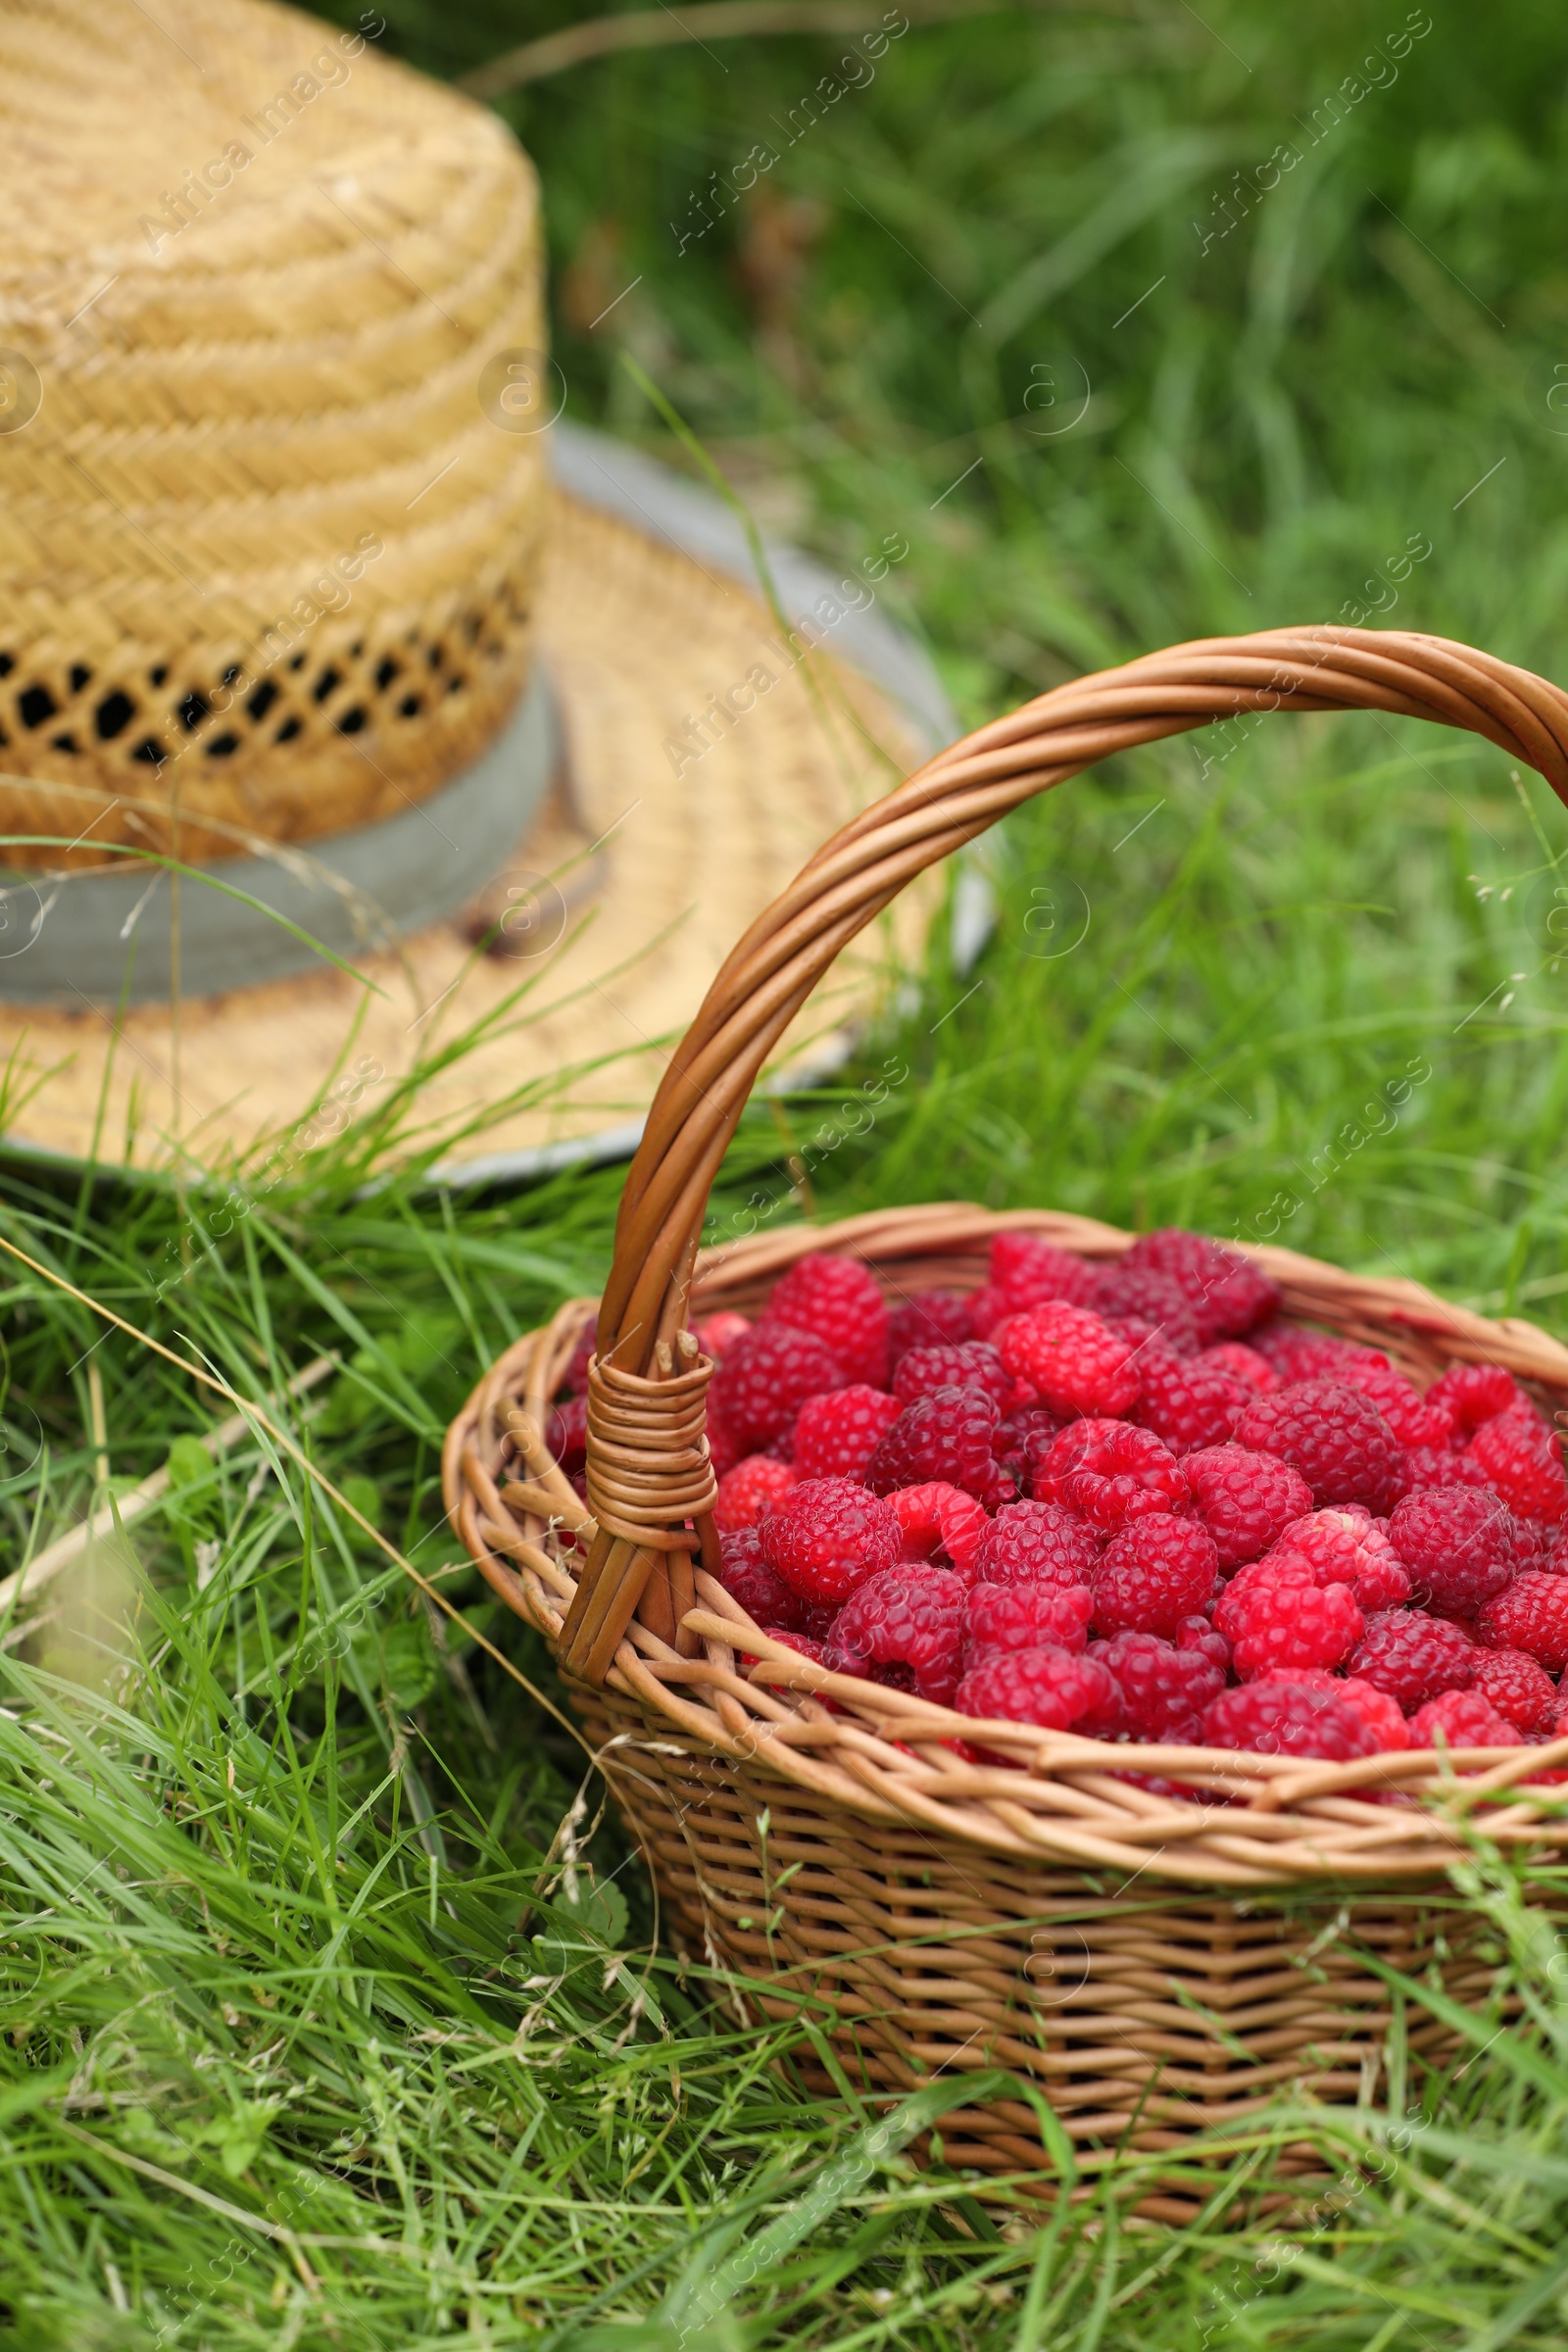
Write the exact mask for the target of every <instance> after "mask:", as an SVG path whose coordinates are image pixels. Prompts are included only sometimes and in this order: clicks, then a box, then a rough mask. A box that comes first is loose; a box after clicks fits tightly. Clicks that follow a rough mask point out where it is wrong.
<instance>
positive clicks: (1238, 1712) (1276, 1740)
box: [1201, 1682, 1378, 1764]
mask: <svg viewBox="0 0 1568 2352" xmlns="http://www.w3.org/2000/svg"><path fill="white" fill-rule="evenodd" d="M1201 1739H1202V1742H1203V1745H1204V1746H1205V1747H1232V1748H1251V1749H1253V1750H1255V1752H1256V1753H1257V1754H1259V1755H1264V1756H1321V1757H1322V1758H1323V1759H1324V1761H1325V1762H1327V1763H1334V1764H1348V1763H1349V1762H1350V1761H1351V1760H1352V1759H1353V1758H1354V1757H1356V1756H1372V1755H1376V1754H1377V1753H1378V1739H1377V1734H1376V1733H1375V1732H1374V1731H1373V1730H1372V1728H1371V1726H1370V1725H1369V1724H1368V1723H1366V1722H1365V1721H1364V1720H1363V1718H1362V1717H1361V1715H1360V1714H1359V1713H1358V1712H1357V1711H1356V1709H1355V1707H1354V1706H1353V1705H1352V1704H1351V1703H1350V1701H1349V1700H1348V1699H1346V1698H1343V1697H1341V1695H1340V1694H1339V1692H1338V1691H1322V1690H1316V1689H1314V1688H1312V1687H1311V1686H1310V1685H1309V1684H1305V1683H1287V1682H1278V1683H1272V1682H1270V1683H1245V1684H1243V1685H1242V1687H1241V1688H1240V1689H1239V1690H1236V1691H1221V1692H1220V1694H1219V1696H1218V1698H1216V1699H1213V1700H1211V1701H1210V1703H1209V1706H1208V1708H1207V1711H1206V1712H1205V1714H1204V1716H1203V1720H1202V1724H1201Z"/></svg>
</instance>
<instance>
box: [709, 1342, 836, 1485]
mask: <svg viewBox="0 0 1568 2352" xmlns="http://www.w3.org/2000/svg"><path fill="white" fill-rule="evenodd" d="M845 1385H846V1375H845V1374H844V1373H842V1372H841V1371H840V1370H839V1368H838V1365H837V1364H836V1363H835V1362H834V1360H833V1357H832V1355H831V1354H830V1353H829V1352H828V1349H827V1347H826V1346H825V1344H824V1343H823V1342H822V1341H821V1340H819V1339H818V1338H816V1336H815V1334H814V1333H812V1332H809V1331H796V1330H794V1329H792V1328H791V1326H790V1325H789V1324H787V1323H759V1324H757V1325H756V1326H755V1328H754V1329H753V1330H751V1331H747V1332H743V1333H742V1334H741V1336H740V1338H739V1339H737V1340H736V1341H734V1342H733V1343H732V1345H731V1346H730V1348H728V1350H727V1351H726V1353H725V1356H724V1360H723V1362H722V1363H721V1364H720V1365H719V1367H718V1370H717V1371H716V1372H715V1373H714V1375H713V1382H712V1387H711V1389H710V1391H709V1396H710V1397H711V1405H710V1434H709V1444H710V1446H711V1444H712V1432H711V1419H712V1413H713V1411H714V1410H715V1409H716V1411H717V1413H718V1416H719V1418H720V1420H721V1421H722V1423H723V1426H724V1428H725V1430H726V1431H727V1432H728V1435H729V1437H730V1439H731V1440H732V1441H733V1443H734V1444H735V1445H736V1446H738V1447H739V1448H740V1450H741V1452H742V1453H743V1454H746V1453H760V1452H762V1450H763V1449H764V1447H766V1446H770V1445H771V1444H772V1442H773V1440H774V1439H775V1438H781V1437H783V1435H784V1434H785V1432H786V1431H787V1430H789V1429H791V1428H792V1427H793V1426H794V1422H795V1416H796V1414H797V1413H798V1412H799V1411H800V1409H801V1407H802V1405H803V1404H804V1403H805V1402H806V1399H807V1398H808V1397H819V1396H821V1395H822V1394H823V1392H824V1391H825V1390H828V1389H842V1388H843V1387H844V1386H845Z"/></svg>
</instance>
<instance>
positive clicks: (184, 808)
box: [0, 0, 953, 1167]
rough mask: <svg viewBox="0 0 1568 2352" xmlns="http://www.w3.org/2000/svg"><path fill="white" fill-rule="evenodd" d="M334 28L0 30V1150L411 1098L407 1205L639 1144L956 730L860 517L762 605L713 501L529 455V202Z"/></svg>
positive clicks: (507, 149)
mask: <svg viewBox="0 0 1568 2352" xmlns="http://www.w3.org/2000/svg"><path fill="white" fill-rule="evenodd" d="M378 23H379V20H377V19H375V18H374V17H373V16H369V15H368V16H367V17H366V18H365V19H364V20H362V24H363V25H364V26H365V27H366V28H367V30H368V33H369V34H370V35H371V37H369V38H367V32H366V31H360V32H342V31H340V30H338V29H337V28H335V27H329V26H325V25H319V24H318V23H316V22H315V21H313V20H311V19H309V18H307V17H303V16H301V15H299V14H297V13H295V12H294V11H292V10H290V9H285V8H280V7H272V6H269V5H265V4H264V0H161V6H160V8H159V10H158V12H157V16H156V21H155V19H154V17H153V16H152V15H150V14H149V13H147V12H145V11H144V10H142V9H141V8H140V7H139V6H138V5H137V4H136V0H24V4H23V5H22V6H20V7H17V6H13V8H12V9H11V10H10V11H9V12H7V13H5V14H4V15H0V132H3V154H0V175H3V176H4V178H6V179H8V180H9V181H10V187H9V190H8V193H9V197H10V203H9V207H8V218H9V220H10V221H11V223H12V226H11V230H10V233H9V235H8V240H7V243H6V246H5V248H4V250H3V251H0V818H3V820H4V822H3V832H4V836H5V838H4V841H3V842H0V867H3V868H4V869H6V870H4V871H3V872H0V1055H4V1056H5V1058H6V1060H7V1062H8V1064H9V1087H8V1096H7V1111H8V1123H7V1127H6V1130H5V1132H6V1137H7V1140H8V1141H10V1142H12V1143H18V1142H20V1143H23V1144H25V1145H29V1146H32V1147H35V1148H40V1149H43V1150H46V1151H49V1152H61V1153H66V1154H70V1155H73V1156H75V1155H81V1154H84V1153H87V1152H95V1153H96V1155H97V1156H100V1157H103V1158H109V1159H113V1158H117V1157H119V1158H123V1159H126V1160H130V1161H134V1162H137V1163H140V1164H156V1163H164V1164H171V1163H173V1162H176V1161H178V1162H182V1163H183V1164H185V1165H186V1166H189V1165H191V1164H192V1163H196V1164H200V1165H213V1164H219V1163H226V1162H230V1161H232V1160H233V1159H235V1158H236V1157H244V1156H247V1155H252V1154H254V1153H255V1152H257V1151H258V1150H259V1149H261V1148H262V1147H264V1146H265V1148H266V1152H268V1153H270V1156H271V1157H272V1158H274V1159H275V1157H276V1155H277V1152H279V1151H280V1150H282V1151H291V1150H304V1149H308V1148H309V1146H310V1144H311V1143H312V1142H313V1141H314V1140H315V1139H316V1138H317V1137H318V1136H319V1134H320V1133H322V1132H325V1131H326V1130H328V1129H329V1128H330V1127H331V1126H333V1125H334V1124H339V1123H341V1122H342V1120H343V1119H345V1118H347V1117H349V1116H352V1115H354V1113H355V1111H356V1109H357V1106H358V1104H359V1103H360V1102H361V1100H363V1099H364V1098H365V1097H366V1096H367V1095H374V1094H375V1093H376V1092H377V1091H378V1090H382V1089H390V1088H394V1087H395V1086H396V1084H397V1082H398V1081H399V1080H400V1079H401V1078H403V1077H405V1076H407V1075H408V1074H410V1073H411V1072H413V1071H415V1070H419V1071H421V1073H422V1077H423V1083H422V1084H421V1088H420V1093H419V1102H418V1111H417V1117H418V1121H419V1140H420V1141H421V1142H423V1141H425V1140H426V1139H427V1138H428V1137H430V1136H432V1135H439V1136H441V1137H443V1138H445V1139H446V1140H447V1158H448V1160H449V1162H450V1163H451V1164H452V1165H453V1166H454V1167H456V1166H458V1165H459V1164H461V1163H463V1162H465V1161H467V1162H472V1161H473V1160H474V1158H475V1155H476V1154H481V1153H482V1154H483V1155H484V1156H485V1163H486V1165H492V1164H495V1155H496V1154H497V1153H498V1152H499V1153H500V1154H502V1155H503V1160H504V1161H506V1162H507V1163H508V1164H511V1161H512V1160H513V1159H515V1154H516V1153H517V1152H520V1151H527V1150H530V1149H533V1150H536V1149H537V1148H538V1147H539V1146H540V1145H542V1144H549V1143H559V1142H561V1141H563V1140H568V1139H571V1138H573V1137H580V1136H582V1135H584V1134H592V1133H602V1132H603V1131H604V1130H605V1129H606V1127H607V1125H608V1126H610V1127H612V1128H613V1127H615V1126H616V1125H617V1124H624V1123H627V1122H629V1123H631V1124H632V1125H635V1122H636V1120H637V1118H638V1117H639V1116H640V1113H641V1110H642V1108H643V1106H644V1105H645V1104H646V1103H647V1101H648V1100H649V1098H650V1097H651V1094H652V1091H653V1087H654V1084H655V1083H656V1082H657V1077H658V1074H659V1070H660V1068H661V1067H662V1058H661V1040H663V1039H666V1038H667V1037H668V1035H669V1033H670V1032H672V1031H677V1030H678V1029H679V1028H680V1027H681V1026H682V1024H683V1023H684V1022H685V1021H686V1020H687V1019H688V1018H689V1017H690V1014H691V1012H692V1011H693V1010H694V1008H695V1006H696V1005H697V1004H698V1002H699V1001H700V999H701V996H702V994H703V991H704V989H705V987H706V985H707V982H708V980H709V979H710V978H711V973H712V971H713V970H714V969H715V968H716V966H717V963H718V962H719V960H720V959H721V956H722V954H723V952H724V950H725V948H726V947H727V945H728V942H729V940H730V939H731V938H732V937H733V934H734V930H735V927H736V923H737V920H740V919H744V917H745V915H746V914H747V913H748V912H749V911H750V910H751V909H753V908H759V909H760V907H762V906H763V905H765V904H766V903H767V902H768V900H769V899H770V898H771V897H772V896H773V895H774V894H775V892H776V891H777V889H778V888H779V887H780V885H781V884H782V882H783V881H784V880H785V879H787V878H788V876H789V875H790V874H791V873H792V872H793V871H794V870H795V868H796V866H797V865H798V864H799V862H800V859H801V857H802V855H803V854H804V852H805V851H806V850H807V849H808V848H809V845H810V844H811V843H812V842H813V841H815V840H817V839H820V838H821V836H822V835H823V834H824V832H830V831H831V830H832V829H833V828H834V826H835V825H836V824H838V823H839V822H841V821H842V820H843V818H844V817H845V816H847V815H848V814H849V813H851V812H852V810H853V809H855V808H856V807H858V806H860V805H863V803H864V802H865V801H867V800H869V799H870V798H872V797H874V796H875V794H877V793H878V792H880V791H881V790H883V789H885V788H886V785H887V783H888V782H889V781H890V780H892V777H893V776H894V775H895V774H898V773H902V772H904V770H905V769H906V768H907V767H908V766H909V765H910V764H911V763H913V762H914V761H915V760H917V759H919V758H920V757H922V756H924V755H925V753H927V752H928V751H929V750H930V749H931V748H933V746H934V744H935V743H937V742H939V741H941V740H945V739H946V738H947V737H949V736H950V735H951V733H952V732H953V728H952V721H951V715H950V714H949V713H948V711H947V709H946V706H945V704H944V703H943V700H942V697H941V693H940V689H939V688H937V687H936V685H935V682H934V680H933V678H932V676H931V673H930V672H929V669H928V668H927V667H926V666H925V665H924V663H923V662H922V661H921V659H920V658H919V656H918V655H917V654H915V652H914V650H913V649H912V648H911V647H910V646H908V644H907V642H906V641H904V640H903V639H901V638H900V637H899V635H898V634H897V632H896V631H894V630H892V629H891V628H890V627H889V626H888V624H887V623H886V622H885V620H884V619H883V618H882V615H881V613H880V612H879V611H878V610H876V607H877V605H878V601H879V593H880V583H881V581H882V580H883V579H885V578H886V577H887V575H888V573H889V571H890V569H891V567H892V566H893V565H894V564H896V563H897V562H898V561H900V560H901V557H902V554H903V553H905V552H907V549H906V548H905V543H904V542H903V541H902V539H901V538H900V537H899V535H898V533H897V532H896V531H894V530H889V532H887V533H886V534H885V535H884V538H883V540H882V542H881V543H880V544H878V545H875V546H873V547H871V548H868V549H867V550H866V551H865V555H864V558H863V559H862V561H861V562H860V563H859V564H858V565H857V566H856V567H855V568H854V570H853V571H852V572H851V573H850V574H849V575H848V576H846V577H845V578H843V579H841V580H837V581H834V580H829V579H827V578H825V577H824V576H823V575H821V574H820V573H818V572H817V571H815V570H814V569H813V567H811V566H809V565H806V564H801V563H800V562H799V560H796V561H795V562H793V563H791V562H790V561H789V560H788V559H787V558H785V559H782V562H781V570H782V576H781V578H780V579H779V581H778V591H779V594H780V596H781V598H782V604H783V610H782V612H780V611H778V610H770V609H769V606H768V604H767V602H766V601H764V599H763V597H762V596H761V594H760V591H759V584H758V583H757V581H756V579H755V575H754V574H753V571H752V566H751V560H750V557H749V554H748V552H747V549H746V545H745V541H744V537H743V535H742V534H741V532H740V531H739V529H738V528H737V527H736V525H735V524H734V523H733V522H732V521H731V519H730V518H729V516H728V515H727V514H726V513H725V512H724V510H723V509H722V508H721V507H719V506H718V505H717V503H716V502H714V501H711V500H709V499H706V498H705V497H704V496H702V495H701V494H699V493H697V492H695V491H693V490H692V489H691V487H690V486H689V485H687V484H684V483H681V482H678V481H677V480H676V479H675V477H673V476H670V475H668V474H667V473H665V472H664V471H663V470H662V469H661V468H658V467H655V466H650V465H649V464H648V463H647V461H644V460H638V459H635V458H633V457H631V456H630V455H629V454H628V453H626V452H623V451H620V450H618V449H617V448H616V447H615V446H614V445H613V444H610V443H604V442H601V441H599V440H598V439H597V437H595V436H591V435H584V434H580V433H572V432H570V430H569V429H568V428H564V427H562V428H559V429H556V430H550V429H547V428H549V427H551V426H552V425H553V422H554V418H555V417H556V415H557V414H558V412H559V410H560V408H561V406H562V405H563V404H564V389H565V388H564V382H563V380H562V378H561V375H560V370H559V368H555V366H554V364H553V363H552V362H551V361H550V360H549V359H548V357H547V355H546V352H545V348H544V347H545V340H546V337H545V326H544V318H543V307H542V300H541V260H540V244H541V239H540V221H539V207H538V194H537V188H536V184H535V181H534V176H533V173H532V172H531V170H530V167H529V166H528V163H527V161H526V159H525V158H524V157H523V156H522V154H521V153H520V151H519V150H518V148H517V146H516V144H515V141H514V140H513V138H512V137H511V135H510V133H509V132H508V131H507V130H506V129H505V127H504V126H503V125H502V124H501V123H499V122H498V121H497V120H496V119H495V118H494V117H493V116H491V115H489V114H488V113H486V112H485V111H483V110H482V109H480V108H477V107H475V106H474V105H473V104H471V103H470V102H468V101H467V100H465V99H463V98H461V97H459V96H457V95H456V94H454V93H453V92H451V91H449V90H446V89H443V88H441V87H439V86H437V85H434V84H432V83H430V82H427V81H425V80H423V79H422V78H420V77H419V76H417V75H416V74H414V73H411V72H409V71H408V70H406V69H405V68H403V67H401V66H399V65H397V64H395V63H393V62H391V61H389V60H387V59H386V58H384V57H382V56H380V55H379V54H377V51H376V48H375V44H374V38H373V35H374V33H375V30H376V27H377V25H378ZM553 474H554V477H555V480H554V485H553V481H552V475H553ZM891 519H892V518H890V520H891ZM786 622H787V623H789V624H791V625H790V626H789V627H785V626H784V625H783V624H784V623H786ZM279 918H281V919H279ZM898 919H899V921H900V923H901V925H902V930H901V933H900V934H899V936H897V937H895V936H893V935H892V934H891V933H890V934H888V935H886V936H884V937H882V938H881V939H880V940H878V941H877V942H876V943H875V944H874V945H873V946H872V947H871V948H870V949H869V951H868V952H867V954H866V956H863V957H862V958H861V961H860V963H859V965H858V967H857V969H856V970H855V971H853V972H852V973H850V974H849V975H847V977H846V979H845V982H844V984H843V986H842V987H841V989H840V992H839V997H838V1000H837V1003H836V1004H835V1005H830V1006H829V1007H828V1008H827V1012H826V1014H825V1016H824V1014H823V1013H822V1012H821V1010H820V1008H819V1009H818V1013H817V1030H818V1032H819V1031H820V1030H821V1027H822V1023H823V1020H824V1018H825V1019H826V1022H827V1024H828V1026H829V1027H830V1028H834V1029H837V1028H841V1027H842V1026H843V1024H844V1023H845V1022H846V1021H853V1020H855V1019H857V1018H858V1017H859V1016H860V1015H861V1014H863V1012H864V1010H865V1008H866V1006H867V1005H868V1004H869V1003H870V1002H871V1001H872V1000H873V999H874V998H875V996H876V995H877V994H878V993H879V992H880V991H881V990H882V989H883V988H884V987H885V985H886V981H887V978H888V976H889V974H890V972H891V971H892V970H894V969H896V968H897V967H898V965H899V963H900V962H901V960H902V959H903V958H904V957H905V956H908V955H909V954H911V953H912V952H913V951H914V949H915V948H916V946H917V944H918V934H919V929H920V923H921V920H922V917H921V916H920V914H919V913H918V911H917V912H916V914H915V915H914V916H913V918H912V919H911V918H909V917H907V916H906V915H904V914H903V913H901V915H900V917H899V918H898ZM476 1030H477V1031H478V1033H479V1042H478V1043H477V1044H476V1045H475V1046H473V1047H471V1048H470V1050H469V1051H467V1052H466V1053H465V1054H463V1055H462V1056H461V1057H458V1058H456V1059H452V1058H450V1048H451V1047H452V1045H453V1043H454V1041H456V1040H458V1039H459V1038H462V1037H464V1036H470V1035H471V1034H472V1033H474V1032H475V1031H476ZM808 1042H809V1041H808V1040H806V1039H804V1038H802V1037H797V1038H795V1039H793V1040H791V1041H787V1051H790V1052H794V1053H796V1054H799V1053H800V1052H801V1051H802V1050H803V1048H804V1047H805V1046H806V1045H807V1043H808ZM816 1042H817V1045H818V1047H820V1044H821V1040H820V1037H819V1036H818V1037H817V1040H816ZM345 1072H348V1073H350V1075H349V1076H345ZM356 1073H357V1074H356ZM563 1074H565V1082H564V1083H563ZM351 1096H352V1098H353V1099H352V1101H350V1097H351ZM389 1099H390V1098H389V1097H388V1096H386V1095H383V1096H382V1100H383V1101H385V1100H389Z"/></svg>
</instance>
